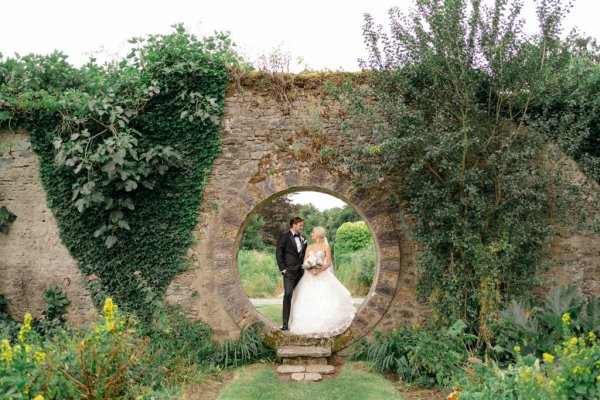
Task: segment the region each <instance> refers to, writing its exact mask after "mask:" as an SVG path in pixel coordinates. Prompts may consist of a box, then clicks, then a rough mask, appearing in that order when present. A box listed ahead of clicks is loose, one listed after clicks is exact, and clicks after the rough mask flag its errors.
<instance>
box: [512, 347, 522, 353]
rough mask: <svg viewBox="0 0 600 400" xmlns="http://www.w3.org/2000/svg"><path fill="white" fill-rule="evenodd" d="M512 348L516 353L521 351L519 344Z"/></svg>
mask: <svg viewBox="0 0 600 400" xmlns="http://www.w3.org/2000/svg"><path fill="white" fill-rule="evenodd" d="M513 350H514V351H516V352H517V353H518V352H520V351H521V347H520V346H515V347H513Z"/></svg>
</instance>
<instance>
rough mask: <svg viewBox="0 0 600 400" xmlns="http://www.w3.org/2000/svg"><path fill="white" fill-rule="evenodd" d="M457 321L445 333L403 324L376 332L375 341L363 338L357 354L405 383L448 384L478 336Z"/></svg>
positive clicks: (356, 356)
mask: <svg viewBox="0 0 600 400" xmlns="http://www.w3.org/2000/svg"><path fill="white" fill-rule="evenodd" d="M465 328H466V325H465V324H464V322H462V321H457V322H456V323H455V324H454V325H453V326H452V327H451V328H450V329H449V330H448V331H447V332H446V333H445V334H438V333H436V331H434V330H427V329H420V328H418V327H410V326H408V325H406V324H405V325H401V326H400V327H398V328H394V329H393V330H392V331H391V332H389V333H381V332H375V334H374V338H373V340H372V341H363V342H362V345H361V347H360V348H359V350H358V351H357V352H356V353H355V355H354V356H353V357H354V358H355V359H359V360H360V359H364V360H368V361H371V362H372V364H373V366H374V367H375V368H376V369H377V370H379V371H381V372H393V373H395V374H397V375H398V377H399V378H401V379H402V380H404V381H405V382H410V383H414V384H416V385H419V386H439V387H444V386H447V385H448V384H449V383H450V382H451V381H452V380H453V379H454V378H455V375H456V374H459V373H460V371H461V369H460V367H459V364H460V363H461V362H462V361H464V360H465V359H466V356H467V350H466V349H467V347H466V345H467V344H470V343H471V342H472V341H473V339H474V337H473V336H471V335H468V334H466V333H465Z"/></svg>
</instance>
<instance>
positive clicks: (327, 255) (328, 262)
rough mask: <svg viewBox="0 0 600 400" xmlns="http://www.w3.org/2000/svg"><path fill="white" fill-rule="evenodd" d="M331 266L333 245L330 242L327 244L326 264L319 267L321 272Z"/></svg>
mask: <svg viewBox="0 0 600 400" xmlns="http://www.w3.org/2000/svg"><path fill="white" fill-rule="evenodd" d="M330 266H331V247H329V245H328V244H326V245H325V264H323V266H322V267H321V268H319V273H321V272H323V271H325V270H326V269H327V268H329V267H330Z"/></svg>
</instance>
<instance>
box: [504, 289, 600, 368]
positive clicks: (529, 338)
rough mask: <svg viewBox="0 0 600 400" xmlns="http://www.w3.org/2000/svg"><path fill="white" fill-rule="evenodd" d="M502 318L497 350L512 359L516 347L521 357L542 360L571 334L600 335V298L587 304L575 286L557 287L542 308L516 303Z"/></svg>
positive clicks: (547, 297) (594, 298)
mask: <svg viewBox="0 0 600 400" xmlns="http://www.w3.org/2000/svg"><path fill="white" fill-rule="evenodd" d="M565 315H567V316H568V318H569V320H570V321H572V322H571V323H570V324H568V325H565V323H564V318H565V317H564V316H565ZM500 316H501V318H500V320H499V321H498V327H497V328H496V336H497V338H496V348H495V349H496V351H497V352H499V353H501V354H502V353H504V355H505V356H508V358H509V359H510V358H514V356H515V353H514V350H513V348H514V346H519V348H520V351H521V354H533V355H534V356H536V357H538V358H539V357H541V356H542V354H543V353H546V352H551V351H552V349H554V348H555V346H556V345H557V344H558V343H559V342H560V341H561V340H563V338H564V337H565V335H566V334H567V333H571V334H580V335H584V336H585V335H587V334H589V333H590V332H592V333H593V334H595V335H599V334H600V298H597V297H592V298H590V299H588V300H587V301H585V300H584V299H583V297H581V295H580V293H579V290H578V288H577V287H575V286H560V287H558V288H556V290H554V291H553V292H551V293H549V294H548V295H546V296H545V298H544V300H543V302H542V303H541V304H540V305H539V306H533V307H531V308H530V309H527V308H526V307H525V306H524V305H523V304H522V303H519V302H517V301H515V300H513V301H511V303H510V304H509V305H508V306H507V307H506V308H505V309H504V310H502V311H501V313H500ZM565 330H567V331H568V332H565Z"/></svg>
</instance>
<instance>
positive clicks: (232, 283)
mask: <svg viewBox="0 0 600 400" xmlns="http://www.w3.org/2000/svg"><path fill="white" fill-rule="evenodd" d="M247 189H248V190H247V191H242V192H238V193H239V194H238V196H237V198H236V200H238V201H234V202H232V203H231V204H229V205H228V206H226V207H223V208H222V209H220V210H219V212H218V217H217V220H218V221H214V222H217V224H218V225H219V226H220V227H222V228H223V229H217V230H215V231H213V234H214V236H213V237H212V239H213V240H211V244H210V247H211V248H210V252H209V253H210V254H211V255H212V258H213V265H214V279H215V286H216V289H217V293H218V294H219V296H220V297H221V300H222V303H223V305H224V306H225V309H226V310H227V312H228V313H229V315H230V316H231V317H232V319H233V320H234V321H235V323H236V324H237V325H238V326H239V327H240V328H242V327H245V326H249V325H252V324H253V323H256V322H259V321H262V322H264V323H265V330H264V333H265V338H266V341H267V343H269V344H270V345H272V346H274V347H277V346H279V345H281V344H291V343H305V342H307V339H306V338H299V337H294V336H293V335H291V334H289V333H283V332H281V331H279V329H278V327H276V326H275V325H274V324H273V323H272V322H271V321H269V320H267V319H266V318H265V317H264V316H263V315H262V314H260V313H259V312H258V311H257V310H256V308H255V307H254V306H253V305H252V303H251V302H250V300H249V299H248V297H247V296H246V294H245V292H244V290H243V288H242V284H241V280H240V276H239V272H238V265H237V254H238V249H239V243H240V240H241V237H242V234H243V232H244V229H245V228H246V226H247V224H248V223H249V221H250V218H251V217H252V215H253V214H254V213H256V212H257V211H258V210H260V209H261V208H262V207H263V206H264V205H266V204H267V203H269V202H271V201H272V200H273V199H275V198H277V197H279V196H282V195H285V194H288V193H292V192H297V191H306V190H310V191H318V192H323V193H326V194H329V195H332V196H335V197H337V198H339V199H341V200H343V201H344V202H346V203H347V204H349V205H350V206H352V207H354V209H355V210H356V211H357V212H358V214H359V215H360V216H361V217H362V218H363V219H364V221H365V223H366V224H367V226H368V227H369V229H370V231H371V233H372V235H373V239H374V242H375V249H376V255H377V265H376V273H375V277H374V281H373V284H372V286H371V289H370V291H369V294H368V295H367V298H366V299H365V302H364V303H363V304H362V305H361V307H360V308H359V310H358V312H357V314H356V317H355V318H354V320H353V322H352V324H351V325H350V327H349V328H348V330H346V332H344V333H342V334H341V335H338V336H336V337H334V338H330V339H313V340H309V341H311V343H314V342H318V343H319V342H320V343H322V342H329V345H330V346H331V347H332V350H333V351H338V350H340V349H342V348H343V347H345V346H347V345H348V344H349V343H350V342H351V341H353V340H354V339H355V338H357V337H360V336H362V335H365V334H367V333H368V332H369V331H371V330H372V329H373V328H374V327H375V325H377V323H378V322H379V321H380V320H381V318H382V316H383V315H384V313H385V312H386V310H387V309H388V307H389V306H390V303H391V302H392V299H393V297H394V294H395V293H396V289H397V286H398V281H399V276H400V269H401V264H402V260H401V248H402V247H403V243H402V241H408V239H407V237H406V235H405V234H404V233H403V232H402V231H401V230H400V228H399V225H400V224H399V215H400V213H399V209H398V206H397V205H395V204H393V203H391V202H390V201H389V200H388V199H389V198H390V196H389V194H388V193H386V192H385V191H383V190H381V189H377V188H370V189H361V188H359V189H357V188H355V187H353V185H352V184H351V182H350V180H349V179H348V178H346V177H342V176H340V175H338V174H337V173H335V172H334V173H331V172H328V171H325V170H321V171H318V170H317V171H316V170H311V169H300V170H289V171H283V172H278V173H276V174H272V175H269V176H267V177H265V178H264V179H262V180H261V181H259V182H255V183H250V184H249V186H248V188H247ZM409 245H410V247H412V243H409ZM404 247H406V244H404Z"/></svg>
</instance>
